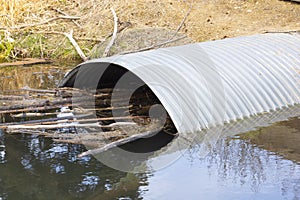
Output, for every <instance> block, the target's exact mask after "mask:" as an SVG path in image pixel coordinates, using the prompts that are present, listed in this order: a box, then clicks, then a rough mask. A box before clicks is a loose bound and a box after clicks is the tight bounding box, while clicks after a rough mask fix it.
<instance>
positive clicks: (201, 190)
mask: <svg viewBox="0 0 300 200" xmlns="http://www.w3.org/2000/svg"><path fill="white" fill-rule="evenodd" d="M295 116H296V117H295ZM297 116H300V110H299V106H294V107H289V108H285V109H283V110H279V111H275V112H273V113H266V114H265V115H261V116H256V117H253V118H249V119H245V120H243V121H239V122H238V123H232V124H227V125H225V126H224V127H223V130H222V131H223V132H222V134H223V135H225V136H227V138H222V137H219V135H218V134H215V135H213V136H212V135H206V134H207V133H208V132H207V131H203V132H199V134H200V136H199V137H197V138H196V140H195V143H194V144H193V145H192V146H190V148H189V149H188V150H187V151H185V152H184V151H183V150H181V152H184V156H183V157H181V158H179V159H178V160H177V161H176V162H174V163H173V164H172V165H169V166H168V167H166V168H165V169H163V170H161V171H158V172H154V173H153V174H152V176H151V177H149V178H148V182H149V186H145V187H140V190H141V191H144V192H143V197H144V198H145V199H295V200H296V199H300V190H299V189H300V165H299V160H298V156H299V154H300V149H299V144H300V129H299V126H300V119H299V117H297ZM288 117H293V118H291V119H289V120H288V121H282V120H287V118H288ZM278 121H280V122H278ZM275 122H277V123H275ZM270 123H274V124H273V125H270ZM260 126H262V127H260ZM217 130H219V129H217ZM243 132H246V133H243ZM238 133H242V134H240V135H236V134H238ZM214 136H215V137H214ZM187 139H188V138H187ZM179 140H181V139H180V138H179ZM182 140H183V141H182V142H184V141H185V140H184V138H182ZM173 143H174V144H173V145H174V146H176V147H178V144H176V143H178V142H176V141H174V142H173ZM174 149H176V148H174ZM177 151H178V150H177ZM175 153H176V150H174V154H175ZM164 157H172V155H171V154H164V151H162V153H161V154H160V157H159V158H157V157H154V158H152V159H151V160H150V161H149V162H148V165H150V166H151V165H152V164H153V163H155V160H158V159H160V160H161V159H164ZM165 159H167V158H165ZM177 190H178V192H174V191H177Z"/></svg>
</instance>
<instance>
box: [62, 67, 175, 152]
mask: <svg viewBox="0 0 300 200" xmlns="http://www.w3.org/2000/svg"><path fill="white" fill-rule="evenodd" d="M60 87H72V88H78V89H81V90H83V91H91V92H92V93H93V95H92V98H91V99H89V98H88V99H87V100H86V101H88V102H86V101H83V102H81V103H80V104H81V105H80V106H81V107H82V108H84V109H91V106H92V107H94V108H95V109H94V111H95V116H96V118H97V119H98V123H99V124H100V126H101V131H103V133H102V134H103V135H105V144H102V143H101V144H95V146H97V147H98V152H97V153H101V152H103V151H106V150H108V149H110V148H113V147H116V146H118V147H120V148H122V149H123V150H126V151H130V152H134V153H148V152H153V151H155V150H158V149H160V148H162V147H163V146H165V145H166V144H168V143H169V142H170V141H171V140H172V139H173V138H174V137H176V135H177V129H176V127H175V126H174V124H173V122H172V119H171V118H170V116H169V114H168V112H167V111H166V109H165V108H164V106H163V105H162V103H161V102H160V100H159V99H158V98H157V96H156V95H155V94H154V93H153V91H152V90H151V89H150V88H149V86H148V85H147V84H146V83H145V82H144V81H142V80H141V79H140V78H139V77H138V76H136V75H135V74H134V73H132V72H131V71H129V70H127V69H125V68H123V67H122V66H119V65H115V64H111V63H90V64H86V65H85V64H83V65H81V66H78V67H77V68H76V69H74V70H73V71H71V72H70V73H69V74H67V75H66V77H65V79H64V80H63V82H62V83H61V84H60ZM73 98H74V99H76V97H73ZM73 103H74V104H77V103H78V102H76V100H75V102H73ZM95 143H96V142H95ZM111 144H113V145H111ZM87 145H89V144H88V143H87ZM92 146H94V145H92Z"/></svg>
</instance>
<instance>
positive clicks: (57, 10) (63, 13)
mask: <svg viewBox="0 0 300 200" xmlns="http://www.w3.org/2000/svg"><path fill="white" fill-rule="evenodd" d="M52 9H53V10H54V11H56V12H58V13H59V14H62V15H64V16H67V17H70V15H68V14H67V13H65V12H63V11H61V10H59V9H57V8H52ZM71 21H72V22H73V23H74V24H75V25H76V26H78V27H79V28H82V26H80V24H78V23H77V22H76V21H75V20H74V19H72V20H71Z"/></svg>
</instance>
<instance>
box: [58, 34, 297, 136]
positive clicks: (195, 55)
mask: <svg viewBox="0 0 300 200" xmlns="http://www.w3.org/2000/svg"><path fill="white" fill-rule="evenodd" d="M104 63H113V64H116V65H120V66H122V67H124V68H126V69H128V70H129V71H131V72H133V73H134V74H135V75H137V76H138V77H139V78H140V79H142V80H143V81H144V82H145V83H146V84H147V85H148V86H149V87H150V88H151V89H152V91H153V92H154V93H155V95H156V96H157V97H158V98H159V100H160V101H161V103H162V104H163V106H164V107H165V108H166V110H167V111H168V113H169V115H170V116H171V118H172V120H173V122H174V124H175V126H176V128H177V130H178V131H179V132H191V131H196V130H201V129H204V128H209V127H213V126H215V125H217V124H224V123H225V122H230V121H235V120H237V119H242V118H244V117H249V116H252V115H256V114H259V113H263V112H268V111H270V110H275V109H278V108H281V107H286V106H289V105H294V104H299V103H300V37H299V35H297V34H284V33H272V34H261V35H254V36H247V37H238V38H231V39H225V40H220V41H212V42H204V43H197V44H191V45H185V46H178V47H171V48H164V49H158V50H153V51H148V52H141V53H135V54H129V55H121V56H114V57H110V58H105V59H97V60H91V61H88V62H86V63H83V64H82V65H80V66H86V67H88V68H90V70H96V68H98V70H99V68H101V66H103V65H104ZM77 70H78V68H77ZM75 72H76V69H75V70H74V71H73V72H71V73H69V74H68V75H67V76H66V77H65V79H64V80H63V82H62V84H61V86H63V85H64V84H65V83H66V82H67V81H68V79H70V77H72V75H74V73H75Z"/></svg>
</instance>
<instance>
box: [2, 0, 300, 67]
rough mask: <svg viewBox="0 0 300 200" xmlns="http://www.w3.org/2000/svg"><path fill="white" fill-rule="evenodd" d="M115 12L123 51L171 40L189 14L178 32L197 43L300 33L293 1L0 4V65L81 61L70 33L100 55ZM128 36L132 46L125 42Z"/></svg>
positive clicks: (36, 0) (18, 0)
mask: <svg viewBox="0 0 300 200" xmlns="http://www.w3.org/2000/svg"><path fill="white" fill-rule="evenodd" d="M111 8H113V9H114V10H115V11H116V14H117V17H118V28H119V33H118V36H119V37H118V43H117V44H118V46H121V47H122V50H124V49H125V50H128V49H135V48H137V47H139V48H140V47H143V46H150V45H152V44H155V43H157V42H158V41H159V42H161V41H162V40H165V39H168V38H170V37H172V35H173V34H174V33H176V30H177V29H178V27H179V26H180V24H181V22H182V21H183V19H184V17H185V16H186V15H187V14H188V16H187V18H186V20H185V21H184V23H183V24H182V26H180V31H179V32H180V33H181V34H186V35H187V36H189V37H190V38H191V39H192V40H194V41H206V40H215V39H222V38H226V37H235V36H240V35H250V34H255V33H262V32H265V31H289V30H300V4H299V3H292V2H291V1H280V0H247V1H246V0H228V1H225V0H199V1H192V0H178V1H172V0H151V1H150V0H147V1H134V0H129V1H128V0H126V1H125V0H120V1H103V0H94V1H85V0H47V1H41V0H10V1H7V0H0V40H1V42H0V62H1V61H2V62H3V61H5V60H11V59H14V58H22V57H48V58H63V59H65V58H68V59H78V58H79V56H78V53H77V52H76V50H75V49H74V46H73V45H72V44H71V43H70V40H69V39H68V38H67V37H66V34H70V33H72V37H73V38H74V39H75V40H76V41H77V43H78V44H79V46H80V47H81V49H82V50H83V52H84V54H86V55H87V56H91V55H93V56H94V57H95V56H96V57H99V56H102V53H103V51H104V49H105V47H106V46H107V44H108V42H109V40H110V38H111V37H110V36H111V34H112V32H113V27H114V18H113V15H112V12H111ZM190 9H191V10H190ZM189 10H190V12H189ZM149 28H151V29H149ZM152 30H155V31H152ZM157 30H160V31H161V35H160V32H159V31H157ZM169 30H173V32H172V31H169ZM136 33H137V34H136ZM124 35H125V36H126V37H125V38H124ZM127 37H130V39H129V40H128V41H130V42H125V43H124V42H122V41H124V40H125V41H126V38H127ZM103 41H105V42H103ZM134 41H136V42H134ZM190 41H191V40H189V41H185V42H184V43H186V42H190ZM140 43H142V44H140ZM114 48H115V47H114ZM116 51H119V49H118V48H116V50H115V51H114V50H112V51H111V52H110V54H109V55H111V54H113V53H115V52H116Z"/></svg>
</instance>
